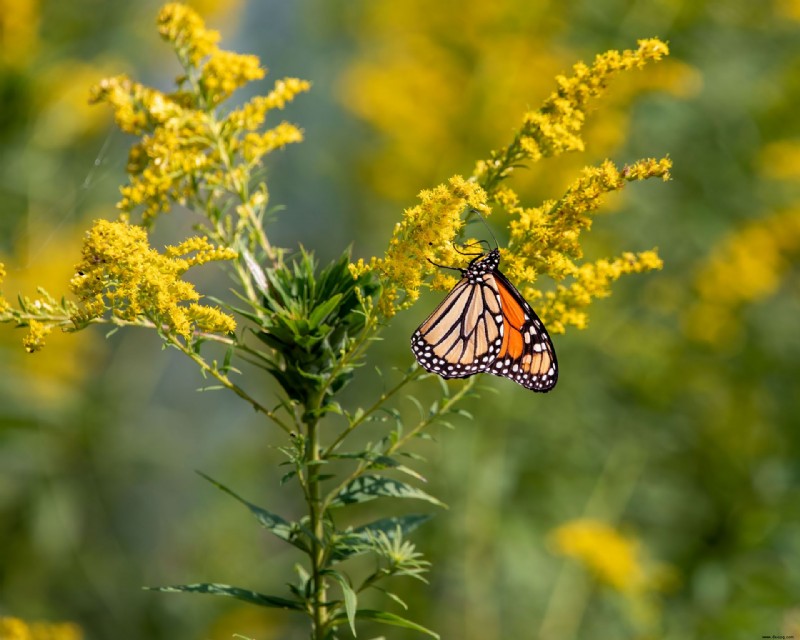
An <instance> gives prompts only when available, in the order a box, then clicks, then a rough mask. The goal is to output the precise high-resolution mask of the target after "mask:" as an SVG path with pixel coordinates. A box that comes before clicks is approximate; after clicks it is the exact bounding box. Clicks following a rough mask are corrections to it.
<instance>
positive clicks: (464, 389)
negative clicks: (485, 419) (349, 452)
mask: <svg viewBox="0 0 800 640" xmlns="http://www.w3.org/2000/svg"><path fill="white" fill-rule="evenodd" d="M473 386H475V378H468V379H467V381H466V382H465V383H464V384H463V385H462V386H461V388H460V389H459V390H458V391H457V392H456V393H454V394H453V395H452V396H450V397H449V398H448V399H447V400H446V401H445V402H444V403H443V404H442V406H441V407H440V408H439V410H438V411H436V412H432V413H430V414H429V415H428V416H427V417H426V418H424V419H423V420H420V421H419V423H418V424H417V425H416V426H415V427H414V428H413V429H411V430H410V431H409V432H408V433H406V434H405V435H403V436H402V437H400V438H398V439H397V440H395V441H394V442H393V443H392V444H391V445H389V446H388V447H387V448H386V449H385V450H384V451H383V454H384V455H387V456H389V455H391V454H393V453H394V452H395V451H397V450H398V449H399V448H400V447H402V446H403V445H404V444H406V443H407V442H408V441H409V440H410V439H411V438H414V437H416V436H417V435H418V434H419V433H420V432H421V431H422V430H423V429H425V428H426V427H428V426H429V425H430V424H431V423H433V422H434V421H435V420H436V419H437V418H438V417H439V416H440V415H442V414H444V413H447V412H448V411H449V410H450V409H451V408H452V407H453V406H454V405H455V404H457V403H458V402H459V401H460V400H461V399H462V398H463V397H464V396H465V395H466V394H467V393H469V391H470V390H471V389H472V387H473ZM371 466H372V461H371V460H362V461H361V462H360V463H359V464H358V466H357V467H356V469H355V470H354V471H353V472H352V473H351V474H350V475H348V476H347V477H346V478H345V479H344V480H343V481H342V482H340V483H339V484H338V485H336V486H335V487H334V488H333V489H332V490H331V491H330V492H329V493H328V494H327V495H326V496H325V499H324V500H323V502H322V504H323V507H324V508H325V509H327V508H328V507H329V506H330V503H331V501H333V499H334V498H335V497H336V496H337V495H338V494H339V492H340V491H342V489H344V488H345V487H346V486H347V485H348V484H350V483H351V482H353V481H354V480H355V479H356V478H358V477H359V476H361V475H362V474H363V473H364V472H366V471H367V470H368V469H369V468H370V467H371Z"/></svg>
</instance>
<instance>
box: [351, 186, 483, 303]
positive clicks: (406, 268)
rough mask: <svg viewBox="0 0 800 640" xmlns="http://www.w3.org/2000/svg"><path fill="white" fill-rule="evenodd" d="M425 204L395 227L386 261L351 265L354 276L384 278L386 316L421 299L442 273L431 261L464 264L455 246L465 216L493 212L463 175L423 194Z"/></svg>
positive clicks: (421, 204)
mask: <svg viewBox="0 0 800 640" xmlns="http://www.w3.org/2000/svg"><path fill="white" fill-rule="evenodd" d="M419 199H420V201H421V202H420V204H418V205H417V206H415V207H412V208H410V209H406V211H405V213H404V214H403V219H402V221H401V222H398V223H397V224H396V225H395V228H394V233H393V234H392V239H391V240H390V241H389V248H388V249H387V251H386V255H385V257H383V258H372V260H371V261H370V262H369V264H365V263H364V261H363V260H361V261H359V262H358V264H355V265H351V271H352V273H353V275H354V276H357V275H359V274H361V273H364V272H365V271H368V270H377V271H378V272H379V273H380V274H381V277H382V280H383V283H384V289H383V294H382V296H381V300H380V303H379V305H380V311H381V313H383V314H384V315H385V316H386V317H391V316H392V315H394V313H396V312H397V311H398V310H400V309H404V308H406V307H408V306H410V305H411V304H413V303H414V302H415V301H416V300H417V298H418V297H419V290H420V287H421V286H422V281H423V279H424V278H425V277H426V276H428V275H430V274H431V273H434V272H436V267H434V266H433V265H431V263H430V262H428V260H429V259H431V260H437V261H442V263H443V264H447V265H450V264H454V265H455V264H460V263H461V262H462V261H463V256H460V255H459V254H458V253H457V252H456V250H455V247H454V245H453V240H454V239H455V238H456V236H458V234H459V233H460V231H461V229H462V227H463V225H464V221H463V220H462V218H461V216H462V214H463V212H464V211H468V210H470V209H476V210H478V211H482V212H488V211H487V209H486V204H485V201H486V194H485V193H484V191H483V189H481V188H480V187H479V186H478V185H477V184H476V183H474V182H470V181H467V180H464V178H462V177H461V176H454V177H452V178H450V180H449V181H448V183H447V184H441V185H439V186H438V187H436V188H435V189H430V190H426V191H422V192H421V193H420V194H419ZM439 284H441V285H445V286H446V285H447V284H448V281H441V280H440V281H439Z"/></svg>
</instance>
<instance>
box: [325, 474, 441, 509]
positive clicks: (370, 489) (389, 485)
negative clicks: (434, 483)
mask: <svg viewBox="0 0 800 640" xmlns="http://www.w3.org/2000/svg"><path fill="white" fill-rule="evenodd" d="M376 498H414V499H416V500H425V501H426V502H430V503H432V504H435V505H437V506H440V507H446V505H445V504H444V503H443V502H441V501H440V500H438V499H437V498H434V497H433V496H432V495H430V494H428V493H425V492H424V491H422V490H421V489H417V488H416V487H412V486H411V485H410V484H406V483H405V482H400V481H399V480H394V479H392V478H384V477H382V476H372V475H367V476H362V477H360V478H356V479H355V480H353V481H352V482H351V483H349V484H348V485H347V486H346V487H345V488H344V489H342V490H341V491H340V492H339V493H338V494H337V495H336V497H335V498H334V499H333V500H332V501H331V506H332V507H342V506H345V505H348V504H356V503H359V502H369V501H370V500H375V499H376Z"/></svg>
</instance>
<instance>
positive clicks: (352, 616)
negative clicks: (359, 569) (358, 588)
mask: <svg viewBox="0 0 800 640" xmlns="http://www.w3.org/2000/svg"><path fill="white" fill-rule="evenodd" d="M325 575H329V576H331V577H332V578H333V579H334V580H336V582H338V583H339V585H340V586H341V587H342V593H343V594H344V610H345V612H346V614H347V622H348V623H349V624H350V630H351V631H352V632H353V637H354V638H355V637H356V607H357V606H358V596H356V592H355V591H353V587H351V586H350V583H349V582H348V581H347V578H345V577H344V576H343V575H342V574H341V573H339V572H338V571H325Z"/></svg>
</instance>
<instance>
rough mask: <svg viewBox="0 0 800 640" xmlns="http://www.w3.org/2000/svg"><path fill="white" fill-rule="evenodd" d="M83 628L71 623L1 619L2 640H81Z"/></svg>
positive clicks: (0, 639) (0, 633)
mask: <svg viewBox="0 0 800 640" xmlns="http://www.w3.org/2000/svg"><path fill="white" fill-rule="evenodd" d="M81 638H83V632H82V631H81V628H80V627H79V626H78V625H76V624H72V623H70V622H53V623H51V622H25V621H24V620H20V619H19V618H11V617H2V618H0V640H81Z"/></svg>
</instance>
